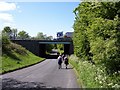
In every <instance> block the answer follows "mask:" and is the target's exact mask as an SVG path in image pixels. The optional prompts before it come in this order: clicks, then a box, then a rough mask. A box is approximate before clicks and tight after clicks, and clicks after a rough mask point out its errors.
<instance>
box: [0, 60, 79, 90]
mask: <svg viewBox="0 0 120 90" xmlns="http://www.w3.org/2000/svg"><path fill="white" fill-rule="evenodd" d="M0 78H2V88H3V89H4V90H7V88H13V89H15V88H17V89H20V90H22V88H34V89H35V88H56V89H57V88H79V86H78V84H77V80H76V76H75V73H74V70H73V68H72V67H70V66H68V69H66V68H65V65H64V63H63V64H62V69H58V63H57V59H46V60H45V61H43V62H41V63H39V64H36V65H34V66H30V67H27V68H24V69H21V70H17V71H14V72H11V73H7V74H4V75H1V76H0ZM13 89H12V90H13ZM17 89H15V90H17ZM27 90H28V89H27Z"/></svg>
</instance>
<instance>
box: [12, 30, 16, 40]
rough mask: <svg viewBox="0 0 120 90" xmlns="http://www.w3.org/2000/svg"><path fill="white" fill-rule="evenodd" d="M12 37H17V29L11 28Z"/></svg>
mask: <svg viewBox="0 0 120 90" xmlns="http://www.w3.org/2000/svg"><path fill="white" fill-rule="evenodd" d="M12 34H13V39H16V38H17V29H12Z"/></svg>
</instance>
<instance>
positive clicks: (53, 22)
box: [0, 1, 80, 38]
mask: <svg viewBox="0 0 120 90" xmlns="http://www.w3.org/2000/svg"><path fill="white" fill-rule="evenodd" d="M79 3H80V2H9V3H8V2H4V1H1V2H0V30H3V28H4V27H5V26H10V27H11V28H17V29H18V31H22V30H24V31H26V32H27V33H28V34H29V35H30V36H32V37H33V36H36V35H37V33H38V32H43V34H46V35H47V36H53V37H54V38H56V34H57V32H61V31H63V33H66V32H73V31H74V30H73V24H74V20H75V15H74V13H73V10H74V9H75V8H76V7H77V6H78V5H79Z"/></svg>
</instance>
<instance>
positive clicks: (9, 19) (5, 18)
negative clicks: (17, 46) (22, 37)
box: [0, 13, 13, 22]
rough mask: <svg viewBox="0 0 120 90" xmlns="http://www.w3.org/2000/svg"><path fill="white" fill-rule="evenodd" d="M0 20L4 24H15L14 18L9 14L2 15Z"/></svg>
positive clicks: (0, 14)
mask: <svg viewBox="0 0 120 90" xmlns="http://www.w3.org/2000/svg"><path fill="white" fill-rule="evenodd" d="M0 20H2V21H3V22H13V16H12V15H11V14H8V13H0Z"/></svg>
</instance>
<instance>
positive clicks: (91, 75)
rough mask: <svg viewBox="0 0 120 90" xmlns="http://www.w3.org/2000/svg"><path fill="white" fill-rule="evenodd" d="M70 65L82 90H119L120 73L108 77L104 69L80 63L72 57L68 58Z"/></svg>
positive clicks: (85, 62)
mask: <svg viewBox="0 0 120 90" xmlns="http://www.w3.org/2000/svg"><path fill="white" fill-rule="evenodd" d="M70 63H71V64H72V65H73V66H74V68H75V69H76V71H77V73H78V75H77V77H78V81H79V84H80V85H81V86H82V88H108V89H111V88H113V89H116V90H119V89H120V82H119V81H120V72H116V73H114V74H112V75H109V74H107V73H106V71H105V68H104V67H102V66H99V65H93V64H91V63H89V62H88V61H81V60H80V59H79V58H77V57H76V56H74V55H71V56H70Z"/></svg>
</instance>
